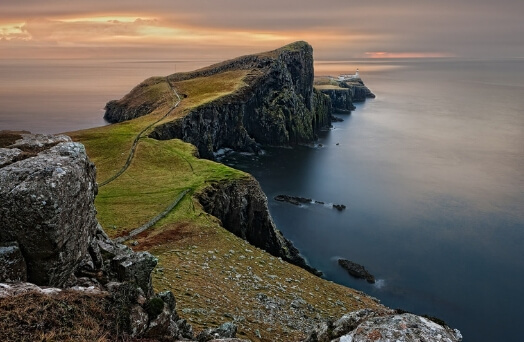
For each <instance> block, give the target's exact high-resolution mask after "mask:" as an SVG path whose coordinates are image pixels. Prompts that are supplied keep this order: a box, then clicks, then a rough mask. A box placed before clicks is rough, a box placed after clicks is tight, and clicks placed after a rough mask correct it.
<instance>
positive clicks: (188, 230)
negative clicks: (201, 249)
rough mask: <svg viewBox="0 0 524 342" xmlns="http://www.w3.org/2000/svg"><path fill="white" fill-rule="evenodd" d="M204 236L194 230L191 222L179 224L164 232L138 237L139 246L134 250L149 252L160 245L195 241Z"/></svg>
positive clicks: (146, 233) (143, 234)
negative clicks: (187, 240)
mask: <svg viewBox="0 0 524 342" xmlns="http://www.w3.org/2000/svg"><path fill="white" fill-rule="evenodd" d="M201 235H202V234H201V233H199V232H198V231H195V230H194V229H192V225H191V224H190V223H189V222H177V223H173V224H170V225H167V226H165V227H164V228H163V231H161V232H159V233H156V234H155V231H152V232H143V233H141V234H139V235H138V236H137V241H138V245H137V246H136V247H135V248H133V249H134V250H136V251H144V250H149V249H151V248H152V247H156V246H158V245H164V244H167V243H169V242H174V241H180V240H185V239H193V238H197V237H200V236H201Z"/></svg>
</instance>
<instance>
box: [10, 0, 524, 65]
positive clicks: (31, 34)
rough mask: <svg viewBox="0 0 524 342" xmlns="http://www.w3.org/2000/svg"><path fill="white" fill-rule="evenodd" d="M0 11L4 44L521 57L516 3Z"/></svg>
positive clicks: (271, 1)
mask: <svg viewBox="0 0 524 342" xmlns="http://www.w3.org/2000/svg"><path fill="white" fill-rule="evenodd" d="M0 9H1V10H0V39H2V42H3V47H4V48H6V47H9V46H10V45H9V43H10V42H11V43H14V42H15V41H26V42H29V43H30V42H32V43H34V44H47V43H49V44H50V43H56V44H58V45H62V46H75V47H82V46H89V47H96V48H100V49H103V48H107V49H110V48H116V47H122V46H133V47H139V46H143V47H144V48H145V47H147V48H152V47H155V53H157V54H156V55H155V56H158V51H159V50H158V49H161V48H164V49H165V51H166V52H165V55H168V54H171V53H173V51H174V50H177V51H179V53H181V51H186V50H191V51H199V52H201V53H203V52H205V51H208V52H205V53H211V51H212V50H215V51H218V50H220V51H222V53H224V54H226V55H228V56H230V55H234V54H235V53H243V52H253V51H260V50H263V49H267V48H275V47H278V46H279V45H281V44H285V43H288V42H291V41H294V40H306V41H308V42H310V43H311V44H312V45H313V46H314V47H315V50H316V54H317V57H319V56H320V57H321V58H326V59H340V58H350V57H359V56H365V53H366V52H369V51H384V52H387V53H391V54H393V53H397V54H401V53H419V54H424V53H427V54H432V53H433V54H434V53H445V54H452V55H463V56H478V55H479V54H481V55H483V56H488V55H490V56H514V55H517V56H518V55H520V56H524V26H523V25H522V24H521V21H522V20H521V13H524V1H520V0H499V1H497V2H496V3H494V2H493V1H492V0H463V1H460V2H458V1H455V0H440V1H418V0H417V1H415V0H399V1H390V0H372V1H356V0H329V1H323V2H321V1H312V0H310V1H308V0H287V1H282V0H265V1H263V2H252V1H244V0H193V1H178V0H149V1H143V0H140V1H139V0H126V1H125V2H124V1H107V0H104V1H102V0H91V1H89V2H87V3H86V2H82V3H79V2H74V1H69V0H53V1H48V2H46V6H42V4H41V1H39V0H24V1H19V0H16V1H15V0H3V1H2V4H1V5H0ZM173 45H176V47H175V49H174V48H173ZM206 49H207V50H206ZM151 51H152V50H151ZM224 57H227V56H224Z"/></svg>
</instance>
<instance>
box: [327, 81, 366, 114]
mask: <svg viewBox="0 0 524 342" xmlns="http://www.w3.org/2000/svg"><path fill="white" fill-rule="evenodd" d="M319 91H320V92H321V93H322V94H325V95H327V96H328V97H329V98H330V99H331V105H332V108H333V111H334V112H339V113H349V112H351V111H352V110H354V109H355V106H354V105H353V104H354V103H357V102H363V101H365V100H366V99H368V98H375V94H373V93H372V92H371V90H369V88H368V87H366V85H365V84H364V82H362V80H360V79H356V80H351V81H346V82H340V84H339V87H332V88H323V89H320V90H319Z"/></svg>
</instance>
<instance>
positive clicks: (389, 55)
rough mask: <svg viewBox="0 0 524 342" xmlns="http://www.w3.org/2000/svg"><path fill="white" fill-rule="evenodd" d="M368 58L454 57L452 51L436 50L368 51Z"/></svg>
mask: <svg viewBox="0 0 524 342" xmlns="http://www.w3.org/2000/svg"><path fill="white" fill-rule="evenodd" d="M365 56H366V57H367V58H444V57H452V54H450V53H435V52H384V51H379V52H366V54H365Z"/></svg>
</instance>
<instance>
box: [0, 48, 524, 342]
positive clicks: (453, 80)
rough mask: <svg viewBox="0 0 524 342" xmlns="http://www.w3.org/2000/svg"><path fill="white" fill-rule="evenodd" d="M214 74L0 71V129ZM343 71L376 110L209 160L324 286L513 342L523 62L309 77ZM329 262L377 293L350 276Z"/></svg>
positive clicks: (58, 63)
mask: <svg viewBox="0 0 524 342" xmlns="http://www.w3.org/2000/svg"><path fill="white" fill-rule="evenodd" d="M212 62H214V61H212V60H166V61H142V60H17V61H11V60H10V61H6V60H0V80H1V81H0V130H1V129H12V130H22V129H23V130H29V131H32V132H37V133H59V132H67V131H73V130H78V129H84V128H89V127H95V126H100V125H104V124H107V123H105V122H104V121H103V119H102V116H103V107H104V105H105V103H106V102H108V101H109V100H112V99H118V98H120V97H122V96H123V95H125V94H126V93H127V92H128V91H129V90H130V89H131V88H132V87H133V86H135V85H136V84H138V83H139V82H140V81H142V80H144V79H145V78H147V77H149V76H154V75H155V76H165V75H167V74H170V73H173V72H175V71H188V70H193V69H195V68H198V67H201V66H205V65H209V64H211V63H212ZM356 68H359V70H360V76H361V77H362V79H363V81H364V82H365V84H366V85H367V86H368V87H369V88H370V89H371V90H372V91H373V92H374V93H375V94H376V98H375V99H368V100H367V101H365V102H363V103H359V104H357V105H356V107H357V108H356V109H355V110H354V111H353V112H352V113H351V114H342V113H335V116H337V117H339V118H341V119H343V120H344V121H342V122H334V123H333V126H332V127H331V128H329V129H326V130H325V131H322V132H320V134H319V138H318V141H316V142H314V143H312V144H310V145H304V146H297V147H294V148H267V149H265V151H264V152H265V153H264V154H262V155H258V156H256V155H246V154H231V155H229V156H227V157H226V158H225V159H224V160H223V162H225V163H226V164H228V165H231V166H233V167H236V168H239V169H242V170H245V171H248V172H250V173H251V174H253V175H254V176H255V178H256V179H257V180H258V181H259V182H260V184H261V186H262V188H263V190H264V192H265V193H266V195H267V197H268V201H269V209H270V212H271V215H272V217H273V219H274V221H275V223H276V225H277V227H278V229H279V230H281V231H282V232H283V234H284V235H285V236H286V237H287V238H289V239H290V240H291V241H293V243H294V244H295V246H296V247H297V248H298V249H299V250H300V251H301V253H302V255H303V256H304V257H305V258H306V259H307V260H308V262H309V263H310V264H311V265H312V266H313V267H315V268H317V269H319V270H321V271H322V272H323V273H324V277H325V278H326V279H328V280H331V281H333V282H336V283H340V284H343V285H346V286H349V287H352V288H355V289H358V290H361V291H363V292H365V293H367V294H369V295H371V296H374V297H376V298H378V299H379V300H380V301H381V302H382V303H383V304H385V305H387V306H389V307H391V308H400V309H403V310H406V311H410V312H413V313H416V314H426V315H430V316H435V317H438V318H440V319H442V320H444V321H445V322H446V323H447V324H448V325H450V326H451V327H453V328H457V329H459V330H460V331H461V332H462V334H463V336H464V341H466V342H483V341H486V342H487V341H506V342H511V341H515V342H517V341H520V340H521V333H520V328H521V326H522V324H523V323H524V314H523V309H524V291H523V290H522V288H523V286H524V285H523V284H524V59H506V60H484V59H468V60H466V59H458V58H442V59H363V60H357V59H355V60H348V61H318V62H316V64H315V73H316V75H318V76H327V75H331V76H337V75H338V74H340V73H352V72H354V70H355V69H356ZM280 194H285V195H292V196H302V197H307V198H311V199H312V203H309V204H303V205H301V206H294V205H292V204H289V203H282V202H278V201H276V200H274V197H275V196H277V195H280ZM314 201H321V202H324V204H316V203H314ZM333 204H344V205H345V206H346V209H345V210H342V211H339V210H336V209H334V208H333ZM339 258H344V259H349V260H352V261H354V262H356V263H359V264H361V265H363V266H365V267H366V269H367V270H368V271H370V272H371V273H372V274H373V275H374V276H375V278H376V279H377V281H376V283H375V284H369V283H367V282H365V281H364V280H359V279H354V278H352V277H351V276H349V275H348V274H347V273H346V272H345V270H343V269H342V268H341V267H340V266H339V265H338V263H337V260H338V259H339Z"/></svg>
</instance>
